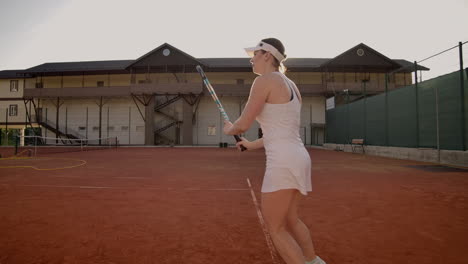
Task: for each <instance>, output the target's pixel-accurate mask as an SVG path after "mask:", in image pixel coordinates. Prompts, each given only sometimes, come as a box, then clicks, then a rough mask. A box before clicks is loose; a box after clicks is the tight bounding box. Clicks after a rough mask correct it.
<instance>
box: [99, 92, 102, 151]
mask: <svg viewBox="0 0 468 264" xmlns="http://www.w3.org/2000/svg"><path fill="white" fill-rule="evenodd" d="M101 136H102V96H101V100H100V102H99V146H101Z"/></svg>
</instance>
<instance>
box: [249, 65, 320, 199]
mask: <svg viewBox="0 0 468 264" xmlns="http://www.w3.org/2000/svg"><path fill="white" fill-rule="evenodd" d="M275 74H279V75H281V77H282V78H283V80H284V81H285V83H286V84H287V86H288V87H289V88H290V89H291V93H292V99H291V100H290V101H289V102H287V103H284V104H268V103H266V104H265V106H264V108H263V110H262V112H261V113H260V114H259V115H258V116H257V121H258V122H259V123H260V127H261V128H262V132H263V144H264V146H265V152H266V169H265V177H264V178H263V185H262V192H274V191H278V190H282V189H297V190H299V191H300V192H301V193H302V194H303V195H307V192H311V191H312V182H311V181H312V180H311V169H312V165H311V159H310V156H309V153H308V152H307V150H306V149H305V147H304V143H302V140H301V137H300V135H299V128H300V120H301V102H300V101H299V98H298V96H297V94H296V90H295V89H294V88H293V87H294V86H295V84H294V82H293V81H291V80H290V79H288V78H287V77H286V76H285V75H284V74H282V73H279V72H275Z"/></svg>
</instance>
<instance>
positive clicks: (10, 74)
mask: <svg viewBox="0 0 468 264" xmlns="http://www.w3.org/2000/svg"><path fill="white" fill-rule="evenodd" d="M357 49H364V50H366V53H365V54H366V56H368V54H369V56H368V57H366V56H364V57H362V58H363V60H362V61H359V59H360V57H358V56H356V50H357ZM168 50H169V52H168ZM167 53H168V54H167ZM169 54H170V56H169ZM366 63H368V64H369V65H366ZM197 64H201V65H202V66H204V68H205V69H206V71H229V70H231V71H241V72H244V71H251V65H250V58H194V57H192V56H191V55H189V54H187V53H185V52H183V51H181V50H179V49H177V48H175V47H173V46H171V45H169V44H167V43H164V44H162V45H161V46H159V47H157V48H156V49H154V50H152V51H150V52H148V53H146V54H145V55H143V56H141V57H140V58H138V59H136V60H109V61H78V62H49V63H43V64H40V65H37V66H34V67H31V68H29V69H26V70H7V71H0V78H16V77H21V76H29V75H34V74H42V75H56V74H67V75H73V74H84V73H86V74H106V73H128V72H130V71H131V70H133V69H140V70H142V69H145V68H148V67H151V68H152V69H154V68H158V67H159V68H160V69H162V68H163V67H164V66H165V67H166V70H167V67H168V65H169V66H170V67H173V69H178V70H180V69H179V68H180V67H179V68H177V66H180V65H189V66H190V67H194V66H196V65H197ZM284 64H285V66H286V67H287V68H288V70H289V71H293V72H294V71H311V72H313V71H324V70H330V69H331V70H340V69H345V70H347V71H352V70H353V69H361V70H364V69H366V70H367V69H368V68H371V67H372V65H373V66H374V67H376V68H379V67H380V68H379V69H380V70H382V71H384V72H387V71H393V72H413V71H414V66H413V63H411V62H409V61H407V60H402V59H398V60H394V59H389V58H387V57H385V56H384V55H382V54H380V53H378V52H377V51H375V50H374V49H372V48H370V47H368V46H366V45H365V44H363V43H360V44H358V45H357V46H355V47H353V48H351V49H349V50H347V51H345V52H344V53H342V54H340V55H338V56H336V57H335V58H290V59H287V60H286V61H285V63H284ZM363 65H364V66H366V67H364V68H363V67H362V66H363ZM174 67H175V68H174ZM184 70H187V69H185V68H184ZM418 70H423V71H427V70H429V69H428V68H426V67H424V66H421V65H418ZM188 71H190V70H188Z"/></svg>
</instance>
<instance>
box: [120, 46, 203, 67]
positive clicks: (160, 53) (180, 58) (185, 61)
mask: <svg viewBox="0 0 468 264" xmlns="http://www.w3.org/2000/svg"><path fill="white" fill-rule="evenodd" d="M198 64H202V63H201V62H199V61H198V60H197V59H195V58H194V57H192V56H190V55H189V54H187V53H185V52H183V51H181V50H179V49H177V48H175V47H173V46H171V45H169V44H167V43H164V44H162V45H161V46H159V47H157V48H155V49H154V50H152V51H150V52H148V53H146V54H145V55H143V56H141V57H140V58H138V59H136V60H135V61H134V62H132V63H131V64H129V65H128V66H127V69H130V68H147V67H166V66H180V65H194V66H195V65H198Z"/></svg>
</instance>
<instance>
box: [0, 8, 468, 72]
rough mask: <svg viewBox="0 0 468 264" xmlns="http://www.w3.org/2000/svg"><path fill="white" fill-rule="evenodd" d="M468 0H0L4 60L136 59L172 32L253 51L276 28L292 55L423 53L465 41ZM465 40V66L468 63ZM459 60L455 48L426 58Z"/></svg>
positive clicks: (237, 51) (189, 40)
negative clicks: (360, 50) (359, 48)
mask: <svg viewBox="0 0 468 264" xmlns="http://www.w3.org/2000/svg"><path fill="white" fill-rule="evenodd" d="M467 14H468V0H445V1H440V0H393V1H387V0H385V1H384V0H352V1H351V0H342V1H338V0H328V1H313V0H286V1H278V0H229V1H225V0H187V1H184V0H174V1H171V0H164V1H162V0H131V1H129V0H123V1H122V0H41V1H37V0H0V33H1V34H0V43H1V46H0V47H1V48H0V70H8V69H26V68H29V67H32V66H36V65H39V64H42V63H45V62H66V61H93V60H125V59H137V58H138V57H140V56H142V55H144V54H145V53H147V52H149V51H151V50H152V49H154V48H156V47H158V46H159V45H161V44H163V43H165V42H167V43H169V44H171V45H173V46H175V47H176V48H178V49H180V50H182V51H184V52H186V53H188V54H190V55H192V56H194V57H195V58H216V57H246V54H245V53H244V51H243V48H244V47H248V46H252V45H255V44H256V43H257V42H258V41H259V40H260V39H262V38H267V37H276V38H279V39H280V40H281V41H282V42H283V43H284V45H285V47H286V53H287V54H288V56H289V57H290V58H294V57H296V58H297V57H301V58H333V57H335V56H337V55H339V54H340V53H342V52H344V51H346V50H348V49H350V48H352V47H353V46H355V45H357V44H359V43H361V42H362V43H364V44H366V45H368V46H370V47H372V48H374V49H375V50H377V51H378V52H380V53H382V54H384V55H385V56H387V57H389V58H392V59H406V60H408V61H415V60H416V61H419V60H422V59H424V58H427V57H429V56H431V55H433V54H436V53H438V52H440V51H443V50H445V49H448V48H451V47H453V46H455V45H458V42H459V41H462V42H465V41H468V30H467V28H468V27H467V26H468V15H467ZM467 54H468V43H467V44H466V45H464V67H468V55H467ZM422 64H423V65H424V66H427V67H429V68H431V71H430V72H429V73H427V72H424V73H423V78H424V79H428V78H429V77H431V78H432V77H435V76H438V75H441V74H445V73H449V72H452V71H455V70H457V69H459V64H458V49H454V50H452V51H451V52H447V53H445V54H444V55H442V56H438V57H437V58H435V59H431V60H428V61H426V62H424V63H422Z"/></svg>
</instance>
